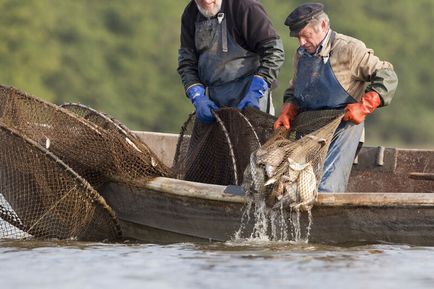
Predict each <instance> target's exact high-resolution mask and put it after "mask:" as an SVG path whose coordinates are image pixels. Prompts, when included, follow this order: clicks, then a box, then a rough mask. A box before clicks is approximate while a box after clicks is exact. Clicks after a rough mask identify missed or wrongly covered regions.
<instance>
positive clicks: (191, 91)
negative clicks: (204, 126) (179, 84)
mask: <svg viewBox="0 0 434 289" xmlns="http://www.w3.org/2000/svg"><path fill="white" fill-rule="evenodd" d="M186 93H187V96H188V98H189V99H190V101H191V102H192V103H193V105H194V107H195V108H196V117H197V119H199V120H200V121H202V122H205V123H212V122H213V121H214V120H215V118H214V115H213V113H212V112H213V110H216V109H217V108H218V107H217V105H216V104H215V103H214V102H213V101H211V100H210V99H209V98H208V96H206V95H205V88H204V87H203V85H194V86H191V87H189V88H188V89H187V91H186Z"/></svg>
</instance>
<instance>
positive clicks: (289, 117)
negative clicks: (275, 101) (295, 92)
mask: <svg viewBox="0 0 434 289" xmlns="http://www.w3.org/2000/svg"><path fill="white" fill-rule="evenodd" d="M297 110H298V109H297V106H296V105H295V104H293V103H285V104H283V106H282V111H281V112H280V116H279V118H278V119H277V120H276V122H275V123H274V129H277V128H279V127H281V126H284V127H285V128H286V129H290V128H291V121H293V120H294V118H295V116H296V115H297Z"/></svg>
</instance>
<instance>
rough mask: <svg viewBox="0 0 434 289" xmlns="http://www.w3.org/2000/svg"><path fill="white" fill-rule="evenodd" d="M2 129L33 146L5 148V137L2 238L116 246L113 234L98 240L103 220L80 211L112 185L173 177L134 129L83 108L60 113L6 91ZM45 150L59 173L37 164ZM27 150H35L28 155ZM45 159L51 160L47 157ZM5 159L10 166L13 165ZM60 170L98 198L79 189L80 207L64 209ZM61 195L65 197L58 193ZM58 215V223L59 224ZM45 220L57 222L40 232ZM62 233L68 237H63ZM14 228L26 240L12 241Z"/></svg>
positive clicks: (0, 111) (0, 109)
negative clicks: (103, 241) (34, 155)
mask: <svg viewBox="0 0 434 289" xmlns="http://www.w3.org/2000/svg"><path fill="white" fill-rule="evenodd" d="M0 124H1V125H2V127H4V128H5V129H9V130H11V131H14V134H15V135H17V136H19V137H21V138H22V139H25V140H28V141H30V142H33V143H32V144H33V145H34V146H35V148H33V147H32V146H31V145H30V146H29V145H28V146H26V147H23V148H22V149H21V150H20V149H19V147H18V146H17V145H15V144H14V141H12V140H11V141H10V142H9V143H7V142H6V141H3V138H2V142H1V143H0V147H1V148H0V149H1V150H2V152H4V154H3V155H2V158H1V163H0V170H1V179H0V182H1V183H2V184H1V186H2V187H1V191H0V202H1V203H0V204H1V207H0V212H1V216H0V230H1V232H0V234H3V235H5V236H7V237H19V236H26V234H27V235H30V236H33V237H38V238H46V237H53V238H54V237H55V238H60V239H63V238H69V237H70V236H75V237H77V238H80V239H96V237H94V236H99V237H101V239H112V237H113V236H114V235H113V234H112V233H108V234H106V235H105V234H99V233H98V234H97V233H96V232H98V231H101V230H100V229H98V226H99V225H98V224H99V223H100V221H99V219H100V218H99V217H97V215H95V214H93V215H92V214H91V213H86V212H87V211H80V210H81V209H80V208H81V206H83V208H86V206H88V207H89V206H94V207H95V206H97V202H96V201H95V199H100V200H103V199H102V197H101V196H100V195H99V194H98V193H97V190H99V189H100V188H101V187H102V186H103V185H104V184H105V183H107V182H110V181H117V182H123V183H126V184H132V183H135V182H136V181H137V180H138V179H140V181H141V182H142V183H143V181H147V180H150V179H152V178H154V177H157V176H171V174H172V173H171V170H170V169H169V168H167V167H166V166H165V165H164V164H162V163H161V162H160V161H159V160H158V159H157V158H156V157H155V155H154V154H153V153H152V152H151V151H150V150H149V149H148V147H147V146H146V145H145V144H144V143H141V142H140V140H139V139H138V138H136V137H135V136H134V135H133V134H132V133H131V132H130V131H129V130H127V129H126V128H125V127H123V126H122V125H121V124H119V123H118V122H117V121H115V120H114V119H112V118H110V117H109V116H107V115H104V114H101V113H98V112H96V111H94V110H92V109H90V108H87V107H85V106H81V105H74V104H68V105H65V108H62V107H58V106H56V105H53V104H50V103H47V102H44V101H42V100H39V99H37V98H36V97H33V96H31V95H28V94H26V93H23V92H21V91H19V90H17V89H15V88H13V87H5V86H0ZM18 141H19V138H18V137H17V138H15V142H18ZM41 149H43V150H45V151H47V152H49V153H50V158H54V157H55V158H56V160H58V161H59V163H63V164H64V166H58V167H57V170H54V169H53V168H51V167H50V168H48V167H46V166H44V164H43V163H42V161H40V162H35V163H32V155H31V154H30V153H31V152H32V151H35V150H41ZM26 150H28V151H29V152H28V153H27V154H26ZM43 156H44V155H42V156H41V157H40V158H43ZM45 156H46V158H48V155H45ZM7 157H9V158H10V161H9V162H10V163H11V164H12V165H7V162H6V158H7ZM15 163H16V164H15ZM26 164H27V166H26ZM62 170H67V171H71V172H73V173H75V174H76V175H77V176H80V177H81V178H82V180H85V182H88V186H89V189H90V190H91V191H92V190H93V191H92V193H89V192H88V191H86V190H84V191H83V190H81V189H77V192H76V191H74V190H72V191H71V192H69V191H68V192H69V193H68V198H71V199H73V200H75V201H76V203H75V204H74V203H73V201H72V200H71V201H70V202H69V201H68V202H67V204H68V205H65V204H66V203H64V199H63V195H62V193H61V192H62V190H64V189H63V188H62V187H63V186H65V188H68V186H67V185H65V184H64V183H62V182H61V181H60V180H62V178H61V174H62ZM56 182H60V183H56ZM93 188H95V189H96V190H95V189H93ZM56 191H58V192H59V193H58V194H55V193H53V192H56ZM81 195H83V196H81ZM86 196H87V197H88V198H89V199H90V200H91V201H90V202H89V203H88V204H86V203H83V202H82V201H81V199H80V198H81V197H83V198H86ZM14 200H20V202H16V201H14ZM50 200H51V202H54V203H56V204H57V202H58V204H59V206H60V204H63V205H62V206H61V208H60V207H59V209H58V210H54V209H53V210H52V209H51V207H50V204H51V203H49V201H50ZM47 202H48V203H47ZM47 204H48V205H47ZM107 208H108V206H107ZM108 209H109V208H108ZM94 210H96V207H95V208H94ZM60 211H62V212H65V214H66V215H62V213H59V212H60ZM74 212H75V213H74ZM110 212H111V211H110ZM111 213H112V212H111ZM67 214H72V215H67ZM80 214H83V215H81V216H80ZM101 214H103V213H101ZM105 214H107V216H108V218H114V214H112V215H110V213H109V210H108V211H106V212H105ZM54 215H56V216H57V215H59V216H60V217H59V218H54V217H53V216H54ZM26 216H31V217H26ZM40 216H44V218H51V221H50V222H48V221H44V222H42V221H37V226H36V225H34V224H33V220H39V219H38V217H40ZM89 218H90V219H89ZM86 220H87V221H86ZM56 222H57V223H56ZM65 222H72V223H76V224H77V227H76V228H72V227H68V226H66V225H65ZM83 222H84V223H83ZM116 224H117V223H116V222H113V223H112V225H113V226H114V227H113V228H112V230H111V231H113V232H117V235H119V234H118V233H119V230H118V229H119V228H118V226H117V225H116ZM93 225H95V226H93ZM92 226H93V227H92ZM62 227H63V228H65V231H59V228H62ZM10 228H12V230H11V229H10ZM36 228H37V229H36ZM68 228H70V229H68ZM15 229H17V230H21V231H22V232H24V235H23V233H22V232H21V233H19V234H18V233H16V234H15V235H13V234H11V232H14V231H15ZM106 231H107V230H106ZM109 231H110V230H109ZM109 231H107V232H109ZM15 232H18V231H15ZM40 232H42V233H40ZM91 232H93V233H91ZM20 234H21V235H20ZM92 234H94V235H92ZM103 235H105V236H104V237H103ZM115 235H116V234H115ZM0 236H1V235H0Z"/></svg>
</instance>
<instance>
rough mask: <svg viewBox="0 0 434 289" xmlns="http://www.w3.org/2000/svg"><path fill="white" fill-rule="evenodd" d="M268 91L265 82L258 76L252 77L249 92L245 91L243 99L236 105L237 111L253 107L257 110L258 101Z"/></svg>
mask: <svg viewBox="0 0 434 289" xmlns="http://www.w3.org/2000/svg"><path fill="white" fill-rule="evenodd" d="M267 89H268V84H267V82H266V81H265V80H264V79H263V78H262V77H260V76H257V75H255V76H253V79H252V82H251V83H250V86H249V90H248V91H247V93H246V95H245V96H244V98H243V99H242V100H241V101H240V103H239V104H238V105H237V108H238V109H239V110H243V109H244V108H246V107H253V108H256V109H259V99H261V97H263V96H264V94H265V92H266V91H267Z"/></svg>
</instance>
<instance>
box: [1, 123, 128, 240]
mask: <svg viewBox="0 0 434 289" xmlns="http://www.w3.org/2000/svg"><path fill="white" fill-rule="evenodd" d="M0 139H1V140H2V145H1V146H0V159H1V161H2V162H1V165H0V219H2V220H0V237H1V238H23V237H29V236H34V237H37V238H60V239H68V238H76V239H80V240H102V239H109V240H114V239H117V238H118V237H119V236H120V229H119V224H118V222H117V219H116V217H115V215H114V213H113V211H112V210H111V209H110V207H109V206H108V205H107V204H106V203H105V201H104V199H103V198H102V197H101V196H100V195H99V194H98V193H97V192H96V191H95V190H94V189H93V188H92V187H91V186H90V185H89V183H87V182H86V181H85V180H84V179H83V178H81V177H80V176H78V175H77V174H76V173H75V172H74V171H73V170H72V169H70V168H69V167H68V166H67V165H65V164H64V163H63V162H62V161H61V160H59V159H58V158H57V157H56V156H54V155H53V154H52V153H50V152H49V151H48V150H46V149H45V148H43V147H41V146H40V145H39V144H38V143H36V142H34V141H32V140H30V139H28V138H26V137H24V136H22V135H20V134H19V133H18V132H17V131H15V130H13V129H11V128H7V127H5V126H4V124H2V123H0Z"/></svg>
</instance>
